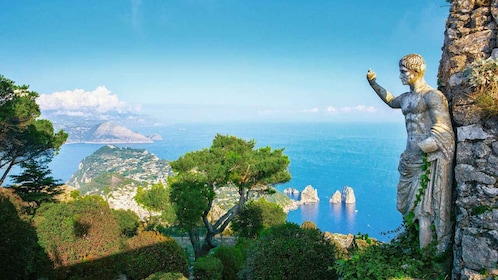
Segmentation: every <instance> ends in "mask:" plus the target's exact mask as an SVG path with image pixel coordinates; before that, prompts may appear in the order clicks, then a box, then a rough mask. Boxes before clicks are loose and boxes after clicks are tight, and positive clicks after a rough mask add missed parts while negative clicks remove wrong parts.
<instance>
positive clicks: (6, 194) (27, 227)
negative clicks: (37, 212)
mask: <svg viewBox="0 0 498 280" xmlns="http://www.w3.org/2000/svg"><path fill="white" fill-rule="evenodd" d="M26 207H27V205H26V203H25V202H24V201H22V200H21V199H20V198H19V196H17V195H14V194H13V193H12V192H11V190H8V189H3V188H0V224H1V225H2V226H0V244H1V245H0V260H1V263H2V265H0V275H1V277H2V278H3V279H32V278H36V277H47V276H49V275H48V272H49V271H50V267H51V264H50V261H49V259H48V256H47V255H46V254H45V253H44V251H43V248H41V247H40V245H38V242H37V241H38V238H37V235H36V231H35V229H34V227H33V226H32V225H31V222H30V217H29V215H26V213H25V209H26Z"/></svg>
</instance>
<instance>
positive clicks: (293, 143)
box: [50, 123, 406, 241]
mask: <svg viewBox="0 0 498 280" xmlns="http://www.w3.org/2000/svg"><path fill="white" fill-rule="evenodd" d="M135 131H137V132H141V133H143V134H145V135H149V134H152V133H158V134H160V135H161V136H162V137H163V138H164V140H162V141H156V142H155V143H153V144H130V145H120V146H128V147H132V148H145V149H147V150H148V151H150V152H152V153H154V154H156V155H157V156H158V157H160V158H162V159H167V160H175V159H177V158H178V157H179V156H181V155H183V154H185V153H186V152H190V151H195V150H199V149H202V148H208V147H209V146H210V145H211V142H212V140H213V138H214V136H215V135H216V133H220V134H224V135H225V134H229V135H234V136H237V137H239V138H243V139H246V140H250V139H254V140H255V141H256V145H257V146H258V147H261V146H271V147H272V148H285V150H284V153H285V154H286V155H287V156H289V159H290V161H291V163H290V167H289V168H290V173H291V174H292V180H291V181H290V182H288V183H286V184H282V185H278V186H277V188H278V189H279V190H280V191H283V190H284V189H285V188H287V187H293V188H296V189H298V190H300V191H301V190H303V189H304V188H305V187H306V186H307V185H311V186H313V187H314V188H316V189H317V190H318V196H319V198H320V202H319V203H318V204H315V205H305V206H301V207H300V208H299V209H298V210H294V211H291V212H289V214H288V221H290V222H295V223H297V224H301V223H302V222H303V221H306V220H310V221H313V222H315V223H316V224H317V226H318V227H319V228H320V229H321V230H322V231H330V232H336V233H345V234H346V233H353V234H356V233H362V234H368V235H369V236H371V237H375V238H378V239H380V240H382V241H388V240H390V239H391V238H392V237H394V236H392V235H385V234H382V233H383V232H387V231H389V230H394V229H396V228H397V227H398V226H399V225H400V224H401V220H402V218H401V214H399V213H398V211H397V210H396V184H397V181H398V171H397V165H398V160H399V155H400V154H401V152H402V151H403V150H404V146H405V143H406V133H405V130H404V125H403V124H402V123H365V124H358V123H354V124H350V123H348V124H344V123H342V124H340V123H223V124H182V125H171V126H165V127H153V128H140V129H135ZM101 146H102V145H96V144H66V145H64V146H63V147H62V149H61V151H60V153H59V155H57V156H56V157H55V158H54V160H53V162H52V163H51V165H50V166H51V168H52V171H53V175H54V177H55V178H60V179H62V180H63V181H66V180H68V179H69V178H70V176H71V175H72V174H73V173H74V172H75V171H76V170H77V169H78V164H79V162H80V161H81V160H83V159H84V158H85V157H86V156H88V155H90V154H91V153H93V152H94V151H96V150H97V149H98V148H100V147H101ZM344 186H350V187H352V188H353V189H354V192H355V195H356V204H352V205H346V204H342V205H333V204H330V203H329V199H330V197H331V196H332V194H333V193H334V192H335V191H336V190H339V191H342V189H343V187H344Z"/></svg>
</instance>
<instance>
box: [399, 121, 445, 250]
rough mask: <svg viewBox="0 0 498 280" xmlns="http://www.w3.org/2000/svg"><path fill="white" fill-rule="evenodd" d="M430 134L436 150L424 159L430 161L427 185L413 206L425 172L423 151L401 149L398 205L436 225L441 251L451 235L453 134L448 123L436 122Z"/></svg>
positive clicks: (401, 210)
mask: <svg viewBox="0 0 498 280" xmlns="http://www.w3.org/2000/svg"><path fill="white" fill-rule="evenodd" d="M430 137H432V138H433V139H434V140H435V142H436V143H437V146H438V150H437V151H435V152H433V153H429V154H428V159H427V160H428V161H429V162H430V163H431V167H430V169H429V170H430V174H429V178H430V181H429V184H428V186H427V189H426V190H425V192H424V194H423V196H422V197H421V198H420V201H419V202H418V204H417V206H416V207H415V201H416V200H417V194H418V192H419V189H420V188H421V185H420V181H421V177H422V175H423V174H424V173H425V171H424V170H422V165H423V159H422V157H423V155H422V154H416V155H414V154H407V153H406V152H405V153H403V154H402V155H401V158H400V163H399V167H398V170H399V173H400V179H399V183H398V194H397V196H398V197H397V201H398V205H397V207H398V211H400V212H401V214H403V215H406V214H407V213H409V212H410V211H413V213H414V214H415V219H417V218H419V217H426V218H429V219H430V221H431V223H432V224H434V226H435V234H436V238H437V241H438V251H439V252H443V251H445V250H446V249H447V247H448V245H449V243H450V239H451V221H450V218H451V185H452V180H453V171H452V161H453V155H454V149H455V140H454V139H455V136H454V133H453V130H452V129H451V127H448V126H446V125H443V124H435V125H433V126H432V128H431V136H430Z"/></svg>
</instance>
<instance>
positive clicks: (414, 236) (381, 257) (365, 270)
mask: <svg viewBox="0 0 498 280" xmlns="http://www.w3.org/2000/svg"><path fill="white" fill-rule="evenodd" d="M404 226H405V232H403V233H402V234H400V235H399V236H398V237H397V238H396V239H394V240H392V241H391V242H390V243H373V244H371V245H370V246H366V247H363V248H357V250H356V251H355V252H352V254H351V256H350V257H349V258H346V259H341V260H338V261H337V263H336V270H337V271H338V274H339V275H340V276H341V278H343V279H441V280H442V279H449V278H448V277H449V276H448V275H449V274H450V271H449V270H450V267H451V250H448V252H446V253H445V254H443V255H440V256H438V255H436V246H435V243H433V244H431V245H429V246H428V247H426V248H424V249H419V242H418V231H417V230H416V228H415V226H414V224H412V225H411V226H408V227H407V228H406V224H405V225H404Z"/></svg>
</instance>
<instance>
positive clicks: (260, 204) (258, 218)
mask: <svg viewBox="0 0 498 280" xmlns="http://www.w3.org/2000/svg"><path fill="white" fill-rule="evenodd" d="M286 219H287V214H286V213H285V212H284V210H283V209H282V207H280V206H278V205H277V204H275V203H271V202H268V201H266V199H264V198H263V199H259V200H256V201H251V202H249V203H246V205H245V206H244V208H243V209H242V211H241V212H240V214H239V215H238V216H236V217H235V218H234V220H233V222H232V229H233V230H234V231H236V232H238V233H239V236H240V237H247V238H256V237H257V236H258V235H259V233H260V232H261V231H262V230H263V229H266V228H269V227H271V226H274V225H278V224H284V223H285V220H286Z"/></svg>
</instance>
